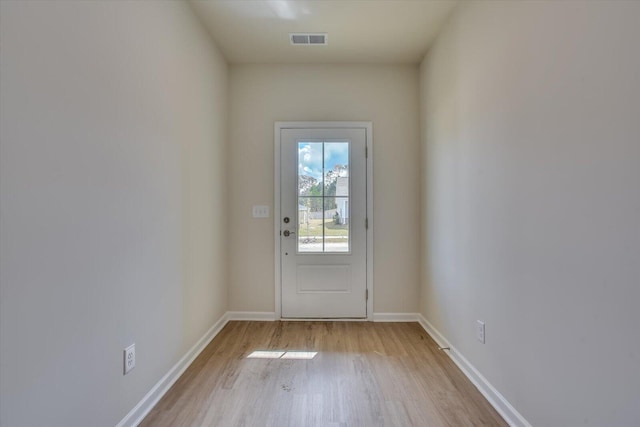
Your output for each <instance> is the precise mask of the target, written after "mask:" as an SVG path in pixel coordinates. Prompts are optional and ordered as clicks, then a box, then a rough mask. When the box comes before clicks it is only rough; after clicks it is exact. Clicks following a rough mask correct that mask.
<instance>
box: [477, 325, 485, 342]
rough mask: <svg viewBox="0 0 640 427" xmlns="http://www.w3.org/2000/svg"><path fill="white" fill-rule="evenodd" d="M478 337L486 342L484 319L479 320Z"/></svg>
mask: <svg viewBox="0 0 640 427" xmlns="http://www.w3.org/2000/svg"><path fill="white" fill-rule="evenodd" d="M476 338H478V341H480V342H481V343H482V344H484V322H483V321H482V320H478V321H477V323H476Z"/></svg>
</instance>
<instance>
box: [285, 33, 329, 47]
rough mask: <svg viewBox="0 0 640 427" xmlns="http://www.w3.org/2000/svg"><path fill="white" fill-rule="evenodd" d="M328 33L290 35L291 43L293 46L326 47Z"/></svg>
mask: <svg viewBox="0 0 640 427" xmlns="http://www.w3.org/2000/svg"><path fill="white" fill-rule="evenodd" d="M328 39H329V37H328V35H327V33H290V34H289V41H290V42H291V44H293V45H313V46H321V45H326V44H327V42H328Z"/></svg>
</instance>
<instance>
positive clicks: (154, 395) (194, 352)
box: [116, 313, 229, 427]
mask: <svg viewBox="0 0 640 427" xmlns="http://www.w3.org/2000/svg"><path fill="white" fill-rule="evenodd" d="M228 321H229V319H228V314H227V313H225V314H224V315H223V316H222V317H221V318H220V319H219V320H218V321H217V322H216V323H214V325H213V326H212V327H211V328H210V329H209V330H208V331H207V332H206V333H205V334H204V335H203V336H202V338H200V339H199V340H198V342H197V343H196V344H195V345H194V346H193V347H191V349H190V350H189V351H188V352H187V354H185V355H184V356H183V357H182V358H181V359H180V360H179V361H178V363H176V364H175V365H174V366H173V367H172V368H171V369H170V370H169V372H167V373H166V374H165V376H164V377H162V378H161V379H160V381H158V382H157V383H156V385H154V386H153V388H152V389H151V390H149V392H148V393H147V394H146V395H145V396H144V397H143V398H142V400H141V401H140V402H139V403H138V404H137V405H136V406H135V407H134V408H133V409H132V410H131V411H129V413H128V414H127V415H126V416H125V417H124V418H123V419H122V421H120V422H119V423H118V424H117V426H116V427H134V426H137V425H138V424H140V423H141V422H142V420H143V419H144V417H146V416H147V414H148V413H149V412H151V410H152V409H153V407H154V406H156V404H157V403H158V401H160V399H161V398H162V396H164V395H165V393H166V392H167V391H169V389H170V388H171V386H172V385H173V384H174V383H175V382H176V381H177V380H178V378H180V376H181V375H182V374H183V373H184V371H185V370H186V369H187V368H188V367H189V365H191V363H193V361H194V360H195V358H196V357H198V355H199V354H200V353H201V352H202V350H204V348H205V347H206V346H207V345H209V343H210V342H211V340H212V339H213V338H215V336H216V335H218V333H219V332H220V331H221V330H222V328H224V326H225V325H226V324H227V322H228Z"/></svg>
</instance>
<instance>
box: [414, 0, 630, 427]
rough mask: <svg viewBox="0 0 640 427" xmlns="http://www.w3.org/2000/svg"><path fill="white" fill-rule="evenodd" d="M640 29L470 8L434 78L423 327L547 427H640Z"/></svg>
mask: <svg viewBox="0 0 640 427" xmlns="http://www.w3.org/2000/svg"><path fill="white" fill-rule="evenodd" d="M639 22H640V3H638V2H616V1H608V2H489V1H486V2H468V3H467V4H465V5H463V6H462V7H460V8H459V9H458V10H457V11H456V13H455V14H454V16H453V17H452V19H451V20H450V22H449V23H448V24H447V25H446V26H445V28H444V31H443V32H442V33H441V34H440V36H439V38H438V40H437V41H436V43H435V45H434V46H433V48H432V49H431V50H430V52H429V54H428V55H427V56H426V58H425V60H424V62H423V64H422V66H421V91H422V120H421V122H422V125H423V127H422V149H423V152H422V169H423V177H422V191H423V201H424V202H423V218H422V223H423V225H424V227H423V230H424V231H423V239H422V243H423V246H422V254H423V255H422V264H423V266H424V269H423V284H422V297H421V301H422V306H421V310H422V312H423V314H424V315H425V316H426V317H427V319H428V320H429V321H430V322H431V323H432V324H433V325H435V327H436V328H437V329H438V330H439V331H440V332H442V333H443V334H444V335H445V336H446V337H447V338H448V339H449V341H450V342H451V343H452V344H453V345H454V346H455V347H457V348H458V350H459V351H461V353H462V354H463V355H465V356H466V357H467V358H468V359H469V360H470V362H471V363H472V364H473V365H475V367H476V368H478V369H479V370H480V371H481V372H482V373H483V374H484V375H485V376H486V377H487V379H488V380H489V381H490V382H491V383H492V384H493V385H494V386H495V387H497V389H498V390H499V391H501V392H502V393H503V394H504V396H505V397H506V398H507V399H508V400H509V401H510V402H511V403H512V404H513V405H514V406H515V407H516V409H517V410H518V411H519V412H520V413H521V414H522V415H524V417H525V418H526V419H527V420H528V421H529V422H530V423H531V424H532V425H535V426H577V425H597V426H605V425H606V426H632V425H640V369H638V366H640V340H639V339H638V337H639V336H640V335H639V334H638V329H639V327H640V310H638V303H639V302H640V222H639V219H640V186H639V184H640V142H639V141H640V49H638V40H640V25H638V23H639ZM476 319H482V320H484V321H485V322H486V344H485V345H482V344H480V343H479V342H477V341H476V340H475V336H474V334H475V329H474V326H475V321H476Z"/></svg>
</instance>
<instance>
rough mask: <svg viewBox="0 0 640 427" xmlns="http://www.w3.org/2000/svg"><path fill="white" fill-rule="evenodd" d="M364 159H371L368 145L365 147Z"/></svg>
mask: <svg viewBox="0 0 640 427" xmlns="http://www.w3.org/2000/svg"><path fill="white" fill-rule="evenodd" d="M364 158H365V159H368V158H369V146H368V145H365V146H364Z"/></svg>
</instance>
